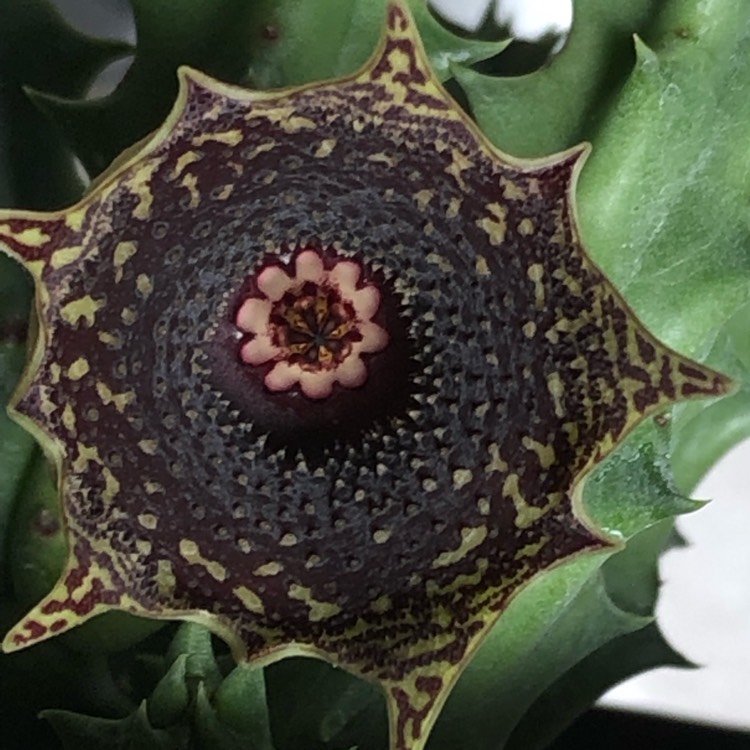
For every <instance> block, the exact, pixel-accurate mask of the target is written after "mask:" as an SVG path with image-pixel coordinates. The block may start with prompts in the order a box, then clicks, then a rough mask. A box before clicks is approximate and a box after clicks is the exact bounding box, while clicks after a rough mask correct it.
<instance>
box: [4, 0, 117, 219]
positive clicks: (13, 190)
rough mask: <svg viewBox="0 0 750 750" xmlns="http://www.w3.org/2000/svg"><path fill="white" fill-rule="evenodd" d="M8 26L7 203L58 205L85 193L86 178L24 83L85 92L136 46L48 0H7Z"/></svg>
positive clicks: (60, 92)
mask: <svg viewBox="0 0 750 750" xmlns="http://www.w3.org/2000/svg"><path fill="white" fill-rule="evenodd" d="M0 28H2V30H3V31H2V34H1V35H0V71H2V73H0V75H1V76H2V85H1V86H0V205H3V206H23V207H24V208H36V209H49V208H57V207H59V206H62V205H65V204H67V203H70V202H73V201H75V200H76V199H78V198H79V197H80V194H81V192H82V189H83V184H82V182H81V180H80V178H79V177H78V176H77V174H76V172H75V169H74V165H73V159H72V153H71V151H70V148H69V147H68V146H67V145H66V144H65V142H64V140H63V139H62V137H61V136H60V134H59V133H58V132H57V130H56V128H54V127H53V126H52V125H51V124H50V123H49V122H48V121H47V120H46V119H45V118H44V116H43V115H42V114H41V113H40V112H38V111H37V110H36V109H35V107H34V106H33V104H32V103H31V102H30V101H29V100H28V98H27V97H26V95H25V93H24V91H23V87H32V88H35V89H40V90H43V91H47V92H49V93H51V94H55V95H57V96H63V97H79V96H82V95H83V94H84V93H85V91H86V89H87V88H88V86H89V84H90V83H91V82H92V80H93V78H94V76H95V75H96V74H97V73H98V72H99V71H100V70H102V69H103V68H104V67H105V66H106V65H107V64H108V63H110V62H112V61H113V60H115V59H116V58H118V57H121V56H122V55H123V54H125V53H127V52H128V46H127V45H125V44H123V43H121V42H117V41H113V40H95V39H91V38H89V37H86V36H84V35H83V34H80V33H79V32H77V31H75V30H74V29H72V28H71V27H70V26H68V25H67V24H66V23H65V21H64V20H63V19H62V17H61V16H60V14H59V13H58V12H57V11H56V10H55V9H54V6H52V5H51V4H50V3H48V2H46V0H24V2H5V3H3V4H2V6H0Z"/></svg>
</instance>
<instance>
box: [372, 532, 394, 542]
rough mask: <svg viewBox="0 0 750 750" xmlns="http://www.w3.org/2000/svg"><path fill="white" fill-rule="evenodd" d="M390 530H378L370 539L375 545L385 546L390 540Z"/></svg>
mask: <svg viewBox="0 0 750 750" xmlns="http://www.w3.org/2000/svg"><path fill="white" fill-rule="evenodd" d="M391 533H392V532H391V530H390V529H378V530H377V531H376V532H375V533H374V534H373V535H372V539H373V541H374V542H375V544H385V543H386V542H387V541H388V540H389V539H390V538H391Z"/></svg>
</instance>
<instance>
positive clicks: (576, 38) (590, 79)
mask: <svg viewBox="0 0 750 750" xmlns="http://www.w3.org/2000/svg"><path fill="white" fill-rule="evenodd" d="M660 5H661V3H660V2H659V1H658V0H631V1H630V2H626V3H602V2H601V1H600V0H576V2H575V6H574V7H575V16H574V19H573V27H572V30H571V33H570V36H569V37H568V40H567V41H566V43H565V46H564V47H563V49H562V51H561V52H560V53H559V54H558V55H557V56H555V57H554V58H553V59H552V61H551V62H550V63H549V65H547V66H546V67H544V68H542V69H540V70H538V71H535V72H533V73H530V74H528V75H524V76H517V77H494V76H489V75H485V74H483V73H479V72H477V71H474V70H471V69H469V68H467V67H464V66H463V65H457V64H454V65H453V66H452V70H453V72H454V73H455V76H456V79H457V80H458V82H459V84H460V85H461V88H462V89H463V91H464V92H465V94H466V96H467V98H468V101H469V106H470V109H471V112H472V114H473V116H474V118H475V119H476V121H477V123H478V125H479V126H480V128H481V129H482V130H483V132H484V133H485V134H486V135H487V136H488V137H489V138H490V140H491V141H493V143H495V145H497V146H498V147H499V148H501V149H503V150H504V151H506V152H507V153H510V154H513V156H527V157H536V156H547V155H549V154H552V153H555V152H557V151H563V150H564V149H566V148H569V147H570V146H573V145H575V144H576V143H578V142H580V141H581V140H583V139H584V138H587V137H590V136H591V133H592V130H593V128H594V127H595V124H596V122H597V120H598V118H599V117H600V116H601V113H602V110H603V108H604V107H605V106H606V105H607V104H608V103H609V102H610V101H611V99H612V96H613V94H614V93H615V92H616V91H617V89H618V88H619V86H620V85H621V83H622V81H623V79H624V77H625V76H626V75H627V72H628V71H629V70H630V68H631V67H632V63H633V60H634V55H633V51H632V34H633V32H635V31H637V30H639V29H641V28H642V27H644V26H645V25H646V24H647V22H648V21H649V20H650V19H651V18H652V17H653V15H654V12H655V10H656V9H657V8H658V7H659V6H660Z"/></svg>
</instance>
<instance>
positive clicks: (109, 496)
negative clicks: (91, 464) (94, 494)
mask: <svg viewBox="0 0 750 750" xmlns="http://www.w3.org/2000/svg"><path fill="white" fill-rule="evenodd" d="M102 476H103V477H104V491H103V492H102V498H103V499H104V500H105V502H111V501H112V500H114V498H115V497H116V496H117V495H118V493H119V492H120V483H119V482H118V481H117V477H116V476H115V475H114V474H113V473H112V472H111V471H110V470H109V469H108V468H107V467H106V466H105V467H104V468H103V469H102Z"/></svg>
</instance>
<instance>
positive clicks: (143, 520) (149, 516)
mask: <svg viewBox="0 0 750 750" xmlns="http://www.w3.org/2000/svg"><path fill="white" fill-rule="evenodd" d="M138 523H139V524H140V525H141V526H143V528H144V529H149V530H150V531H153V530H154V529H155V528H156V527H157V525H158V523H159V519H158V518H157V517H156V516H155V515H154V514H153V513H141V514H140V515H139V516H138Z"/></svg>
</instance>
